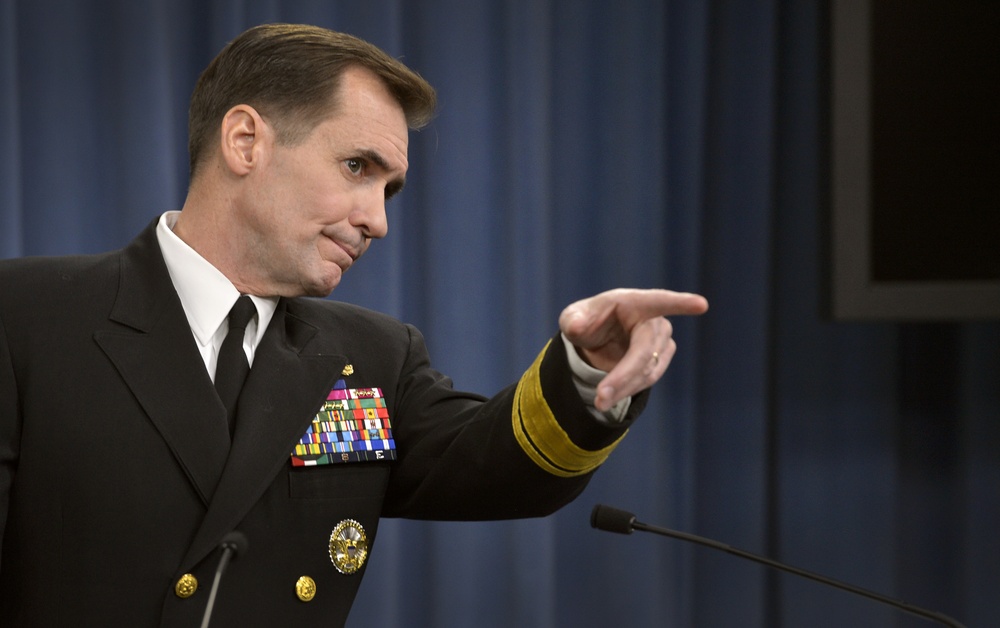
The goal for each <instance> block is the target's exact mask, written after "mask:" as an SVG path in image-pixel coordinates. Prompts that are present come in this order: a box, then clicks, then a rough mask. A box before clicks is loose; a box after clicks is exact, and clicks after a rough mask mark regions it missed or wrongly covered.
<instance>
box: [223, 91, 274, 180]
mask: <svg viewBox="0 0 1000 628" xmlns="http://www.w3.org/2000/svg"><path fill="white" fill-rule="evenodd" d="M270 135H271V133H270V128H269V127H268V126H267V123H266V122H264V119H263V118H261V117H260V114H259V113H257V110H256V109H254V108H253V107H251V106H250V105H236V106H235V107H233V108H232V109H230V110H229V111H227V112H226V115H225V116H224V117H223V118H222V133H221V137H220V140H221V144H222V146H221V147H220V148H221V150H222V160H223V163H225V164H226V166H227V167H228V168H229V170H230V171H231V172H232V173H233V174H236V175H239V176H242V175H246V174H249V173H250V171H251V170H253V169H254V168H255V167H257V164H258V163H259V162H260V159H261V155H262V153H263V151H264V150H265V149H266V147H267V146H268V144H269V142H270V139H271V137H270Z"/></svg>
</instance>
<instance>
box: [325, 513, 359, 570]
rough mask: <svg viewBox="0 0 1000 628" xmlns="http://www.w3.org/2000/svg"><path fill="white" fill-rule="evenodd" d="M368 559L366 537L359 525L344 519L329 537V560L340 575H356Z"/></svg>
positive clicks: (351, 520)
mask: <svg viewBox="0 0 1000 628" xmlns="http://www.w3.org/2000/svg"><path fill="white" fill-rule="evenodd" d="M367 558H368V537H367V535H365V529H364V528H363V527H362V526H361V524H360V523H358V522H357V521H355V520H353V519H345V520H343V521H341V522H340V523H338V524H337V527H336V528H334V529H333V533H332V534H331V535H330V560H332V561H333V566H334V567H336V568H337V571H339V572H340V573H342V574H346V575H350V574H353V573H356V572H357V571H358V570H359V569H361V567H362V566H363V565H364V564H365V559H367Z"/></svg>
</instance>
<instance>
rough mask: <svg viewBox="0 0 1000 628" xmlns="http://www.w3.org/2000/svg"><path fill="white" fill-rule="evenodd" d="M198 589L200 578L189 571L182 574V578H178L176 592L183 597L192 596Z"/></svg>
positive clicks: (175, 586)
mask: <svg viewBox="0 0 1000 628" xmlns="http://www.w3.org/2000/svg"><path fill="white" fill-rule="evenodd" d="M197 590H198V579H197V578H195V577H194V576H192V575H191V574H189V573H186V574H184V575H183V576H181V577H180V579H179V580H177V584H175V585H174V594H176V595H177V597H179V598H181V599H184V598H189V597H191V596H192V595H194V592H195V591H197Z"/></svg>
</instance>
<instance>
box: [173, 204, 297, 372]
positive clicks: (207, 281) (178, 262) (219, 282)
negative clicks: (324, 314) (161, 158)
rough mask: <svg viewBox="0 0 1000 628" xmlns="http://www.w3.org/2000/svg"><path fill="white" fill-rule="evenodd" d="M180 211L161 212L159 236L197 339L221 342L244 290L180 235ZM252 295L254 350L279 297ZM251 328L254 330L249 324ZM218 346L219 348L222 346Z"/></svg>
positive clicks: (205, 342) (209, 342)
mask: <svg viewBox="0 0 1000 628" xmlns="http://www.w3.org/2000/svg"><path fill="white" fill-rule="evenodd" d="M178 215H180V212H177V211H173V212H167V213H165V214H163V215H162V216H160V221H159V223H157V225H156V239H157V241H158V242H159V244H160V250H161V251H162V253H163V261H164V262H166V264H167V272H169V273H170V280H171V281H172V282H173V284H174V289H175V290H177V296H179V297H180V300H181V305H182V306H183V307H184V313H185V314H186V315H187V319H188V324H189V325H190V326H191V331H192V333H193V334H194V336H195V339H196V340H197V341H198V344H199V345H201V346H202V347H207V346H208V345H211V344H216V345H218V344H221V342H222V340H221V337H224V336H225V333H226V331H228V325H226V326H224V325H223V324H224V323H225V322H226V318H227V317H228V316H229V310H230V309H232V307H233V304H234V303H236V299H238V298H239V296H240V292H239V291H238V290H237V289H236V287H235V286H234V285H233V284H232V282H231V281H229V279H227V278H226V276H225V275H223V274H222V273H221V272H220V271H219V270H218V269H217V268H216V267H215V266H212V264H210V263H209V262H208V260H206V259H205V258H204V257H202V256H201V255H199V254H198V253H197V251H195V250H194V249H192V248H191V247H190V246H188V245H187V243H185V242H184V241H183V240H181V239H180V238H179V237H177V235H176V234H175V233H174V232H173V227H174V224H175V223H176V222H177V216H178ZM250 298H251V299H252V300H253V302H254V305H256V306H257V324H256V332H255V333H252V335H251V337H250V338H248V340H250V345H251V346H250V349H251V351H252V350H253V349H254V348H256V346H257V344H258V343H259V342H260V339H261V338H262V337H263V336H264V332H265V331H266V330H267V326H268V324H270V322H271V317H272V316H274V310H275V309H276V308H277V306H278V299H277V298H264V297H258V296H254V295H250ZM223 327H225V328H223ZM248 327H249V326H248ZM247 331H248V332H251V331H252V330H251V329H249V328H248V330H247ZM220 334H221V336H220ZM215 349H216V350H218V346H216V347H215ZM251 360H252V357H251Z"/></svg>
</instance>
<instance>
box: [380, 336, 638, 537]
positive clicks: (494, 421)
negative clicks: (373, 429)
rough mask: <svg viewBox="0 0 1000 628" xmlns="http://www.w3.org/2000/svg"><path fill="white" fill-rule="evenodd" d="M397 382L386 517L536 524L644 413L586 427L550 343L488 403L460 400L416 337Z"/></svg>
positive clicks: (562, 358) (583, 481)
mask: <svg viewBox="0 0 1000 628" xmlns="http://www.w3.org/2000/svg"><path fill="white" fill-rule="evenodd" d="M408 329H409V332H410V347H409V352H408V357H407V360H406V362H407V366H406V367H405V369H404V374H403V376H402V378H401V380H400V390H399V391H398V399H399V402H398V408H397V417H396V422H395V430H394V433H395V435H396V442H397V448H398V450H399V457H398V459H397V462H396V463H395V465H394V468H393V472H392V477H391V480H390V485H389V491H388V494H387V500H386V503H385V509H384V513H383V514H384V515H385V516H402V517H410V518H427V519H431V518H433V519H452V520H456V519H457V520H475V519H506V518H518V517H534V516H544V515H547V514H550V513H552V512H554V511H555V510H558V509H559V508H560V507H562V506H563V505H565V504H567V503H569V502H570V501H572V500H573V499H574V498H575V497H576V496H577V495H579V493H580V492H581V491H582V490H583V489H584V488H585V487H586V485H587V483H588V482H589V480H590V478H591V477H592V475H593V473H594V472H595V471H596V470H597V469H598V468H599V467H600V465H601V464H602V463H603V462H604V460H606V459H607V457H608V456H609V455H610V453H611V452H612V450H614V448H615V447H616V446H617V445H618V443H619V442H620V441H621V439H622V438H623V437H624V436H625V433H626V432H627V430H628V428H629V426H630V425H631V423H632V422H633V421H634V419H635V417H636V416H637V415H638V414H639V412H641V410H642V407H643V406H644V405H645V401H646V396H647V393H643V394H641V395H638V396H637V397H635V398H634V399H633V401H632V404H631V407H630V409H629V412H628V415H627V416H626V417H625V419H624V420H623V421H622V423H621V424H620V425H614V426H609V425H607V424H604V423H602V422H600V421H598V420H596V419H595V418H594V416H593V415H592V414H591V413H590V411H589V410H588V409H587V407H586V406H585V405H584V403H583V401H582V400H581V399H580V395H579V393H578V392H577V390H576V388H575V386H574V384H573V381H572V375H571V372H570V368H569V364H568V360H567V357H566V351H565V348H564V346H563V344H562V342H561V341H560V340H559V339H558V336H557V337H556V339H555V340H553V341H550V342H549V343H548V344H547V345H546V347H545V348H544V349H543V350H542V352H541V353H540V354H539V355H538V357H537V358H536V359H535V361H534V363H533V364H532V365H531V366H530V367H529V368H528V370H527V371H526V372H525V373H524V375H522V376H521V378H520V380H519V381H518V382H517V383H516V384H514V385H512V386H509V387H507V388H506V389H504V390H502V391H501V392H500V393H498V394H497V395H496V396H494V397H493V398H491V399H486V398H483V397H480V396H477V395H471V394H468V393H461V392H458V391H455V390H454V389H453V388H452V385H451V384H452V383H451V380H450V379H448V378H447V377H444V376H443V375H441V374H440V373H437V372H436V371H434V370H433V369H431V368H430V366H429V362H428V357H427V351H426V349H425V347H424V342H423V339H422V338H421V336H420V334H419V332H418V331H417V330H416V329H414V328H412V327H408Z"/></svg>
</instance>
